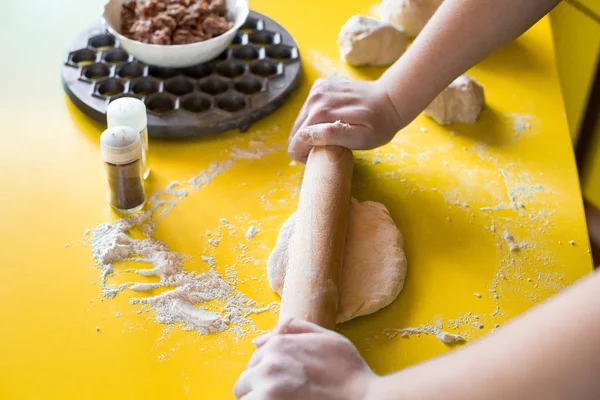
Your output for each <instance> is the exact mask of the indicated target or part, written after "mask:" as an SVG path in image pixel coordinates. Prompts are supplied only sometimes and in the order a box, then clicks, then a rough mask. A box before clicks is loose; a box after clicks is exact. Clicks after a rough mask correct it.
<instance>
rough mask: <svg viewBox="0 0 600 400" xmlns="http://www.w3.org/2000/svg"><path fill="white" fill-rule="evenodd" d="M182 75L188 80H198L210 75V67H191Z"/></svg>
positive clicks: (202, 65) (206, 65)
mask: <svg viewBox="0 0 600 400" xmlns="http://www.w3.org/2000/svg"><path fill="white" fill-rule="evenodd" d="M183 73H184V75H185V76H189V77H190V78H194V79H200V78H204V77H205V76H209V75H210V74H212V67H211V66H210V65H208V64H199V65H194V66H193V67H189V68H186V69H185V70H184V71H183Z"/></svg>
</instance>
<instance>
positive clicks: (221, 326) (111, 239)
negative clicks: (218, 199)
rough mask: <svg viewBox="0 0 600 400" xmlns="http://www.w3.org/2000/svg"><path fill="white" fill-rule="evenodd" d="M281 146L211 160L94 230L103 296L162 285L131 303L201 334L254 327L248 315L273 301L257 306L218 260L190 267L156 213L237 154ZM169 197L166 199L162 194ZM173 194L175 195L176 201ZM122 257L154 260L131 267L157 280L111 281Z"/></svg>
mask: <svg viewBox="0 0 600 400" xmlns="http://www.w3.org/2000/svg"><path fill="white" fill-rule="evenodd" d="M276 150H278V149H277V148H275V149H273V148H271V149H249V150H243V151H238V150H236V151H234V152H233V154H232V155H231V157H230V158H229V159H227V160H225V161H223V162H218V163H214V164H212V165H211V166H210V167H209V168H208V169H207V170H205V171H202V172H200V173H199V174H198V175H197V176H195V177H193V178H191V179H190V180H188V181H187V182H172V183H171V184H169V185H168V186H167V188H165V189H164V190H161V191H158V192H156V193H155V194H154V195H153V196H152V198H151V199H150V201H149V208H148V210H147V211H144V212H142V213H139V214H136V215H133V216H130V217H127V218H122V219H119V220H117V221H114V222H107V223H104V224H101V225H99V226H97V227H96V228H95V229H94V230H93V235H92V238H91V247H92V254H93V255H94V258H95V259H96V262H97V264H98V266H99V267H100V269H101V284H102V295H103V296H105V297H114V296H116V295H117V294H118V293H119V292H121V291H123V290H125V289H130V290H134V291H138V292H141V291H149V290H154V289H158V288H164V289H166V291H163V292H162V293H160V294H158V295H156V296H152V297H146V298H135V299H132V300H131V303H132V304H144V305H146V306H148V307H144V309H150V310H153V311H154V312H155V313H156V320H157V321H158V322H160V323H165V324H172V323H181V324H182V325H183V327H184V329H187V330H197V331H199V332H200V333H204V334H205V333H211V332H220V331H223V330H225V329H227V328H228V327H231V328H233V329H234V330H235V331H236V332H237V333H238V334H244V333H245V332H246V331H245V330H244V329H243V327H250V328H254V324H253V322H252V321H251V320H250V319H248V316H249V315H250V314H256V313H261V312H265V311H267V310H270V309H271V308H272V305H270V306H267V307H262V308H258V307H257V304H256V302H255V301H254V300H250V299H248V298H247V297H246V296H245V295H244V294H242V293H241V292H239V291H237V290H236V289H235V287H234V286H233V285H232V283H230V282H228V281H227V280H225V279H224V278H223V277H222V276H221V275H220V274H219V273H218V272H216V271H215V270H214V269H213V268H214V267H215V265H216V261H215V259H214V258H213V257H209V258H210V260H204V257H203V260H204V261H206V262H207V264H209V265H210V267H211V269H210V270H209V271H208V272H205V273H201V274H196V273H194V272H186V271H185V270H184V268H183V264H182V261H183V257H182V256H181V255H180V254H179V253H177V252H175V251H173V250H171V249H169V246H168V245H167V244H166V243H165V242H163V241H160V240H158V239H155V238H154V237H153V235H154V228H155V222H154V219H153V218H154V214H155V213H157V212H158V211H159V210H160V211H161V212H160V217H164V216H166V215H167V214H168V213H169V212H170V211H171V210H172V209H173V207H175V206H176V205H177V204H178V203H179V202H180V201H181V200H183V199H185V198H186V197H187V196H188V194H189V193H190V192H191V191H195V190H198V189H199V188H200V187H202V186H204V185H206V184H209V183H210V182H211V181H212V180H213V179H214V178H215V177H216V176H218V175H219V174H220V173H222V172H224V171H226V170H227V169H229V168H230V167H231V166H233V165H234V164H235V162H236V160H238V159H256V158H260V157H262V156H264V155H266V154H268V153H271V152H273V151H276ZM165 196H166V197H167V199H164V197H165ZM173 196H175V197H176V200H173V199H172V198H173ZM135 227H139V228H141V229H142V231H143V232H144V234H145V235H146V237H145V238H144V239H134V238H133V237H132V236H131V235H130V231H131V229H133V228H135ZM119 261H135V262H140V263H148V264H151V265H152V267H153V268H151V269H133V270H128V271H126V272H135V273H137V274H139V275H142V276H156V277H159V278H160V282H159V283H139V282H131V283H125V284H122V285H120V286H109V285H108V284H107V278H108V276H110V275H111V274H113V273H114V272H115V270H114V267H113V265H114V264H115V263H118V262H119Z"/></svg>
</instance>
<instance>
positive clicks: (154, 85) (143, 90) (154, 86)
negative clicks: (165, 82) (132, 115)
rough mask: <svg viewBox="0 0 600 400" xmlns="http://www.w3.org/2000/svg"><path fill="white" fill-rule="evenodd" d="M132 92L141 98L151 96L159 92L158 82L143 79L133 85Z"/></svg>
mask: <svg viewBox="0 0 600 400" xmlns="http://www.w3.org/2000/svg"><path fill="white" fill-rule="evenodd" d="M131 91H132V92H133V93H135V94H137V95H139V96H149V95H151V94H154V93H156V92H158V82H156V81H154V80H152V79H147V78H143V79H140V80H138V81H135V82H134V83H133V84H132V85H131Z"/></svg>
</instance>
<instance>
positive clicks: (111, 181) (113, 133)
mask: <svg viewBox="0 0 600 400" xmlns="http://www.w3.org/2000/svg"><path fill="white" fill-rule="evenodd" d="M100 152H101V154H102V159H103V160H104V170H105V176H106V184H107V186H108V188H107V195H108V202H109V204H110V205H111V206H112V207H113V208H114V209H116V210H117V211H121V212H126V213H132V212H136V211H138V210H140V209H141V208H142V207H143V206H144V203H145V202H146V194H145V192H144V178H143V169H142V167H143V162H142V141H141V139H140V135H139V133H138V132H137V131H136V130H135V129H133V128H130V127H128V126H117V127H113V128H108V129H107V130H105V131H104V132H103V133H102V136H100Z"/></svg>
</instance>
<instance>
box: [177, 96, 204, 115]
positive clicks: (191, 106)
mask: <svg viewBox="0 0 600 400" xmlns="http://www.w3.org/2000/svg"><path fill="white" fill-rule="evenodd" d="M181 106H182V107H183V109H184V110H187V111H189V112H193V113H201V112H203V111H206V110H208V109H209V108H210V100H208V99H207V98H205V97H202V96H191V97H188V98H187V99H185V100H184V101H183V102H182V103H181Z"/></svg>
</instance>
